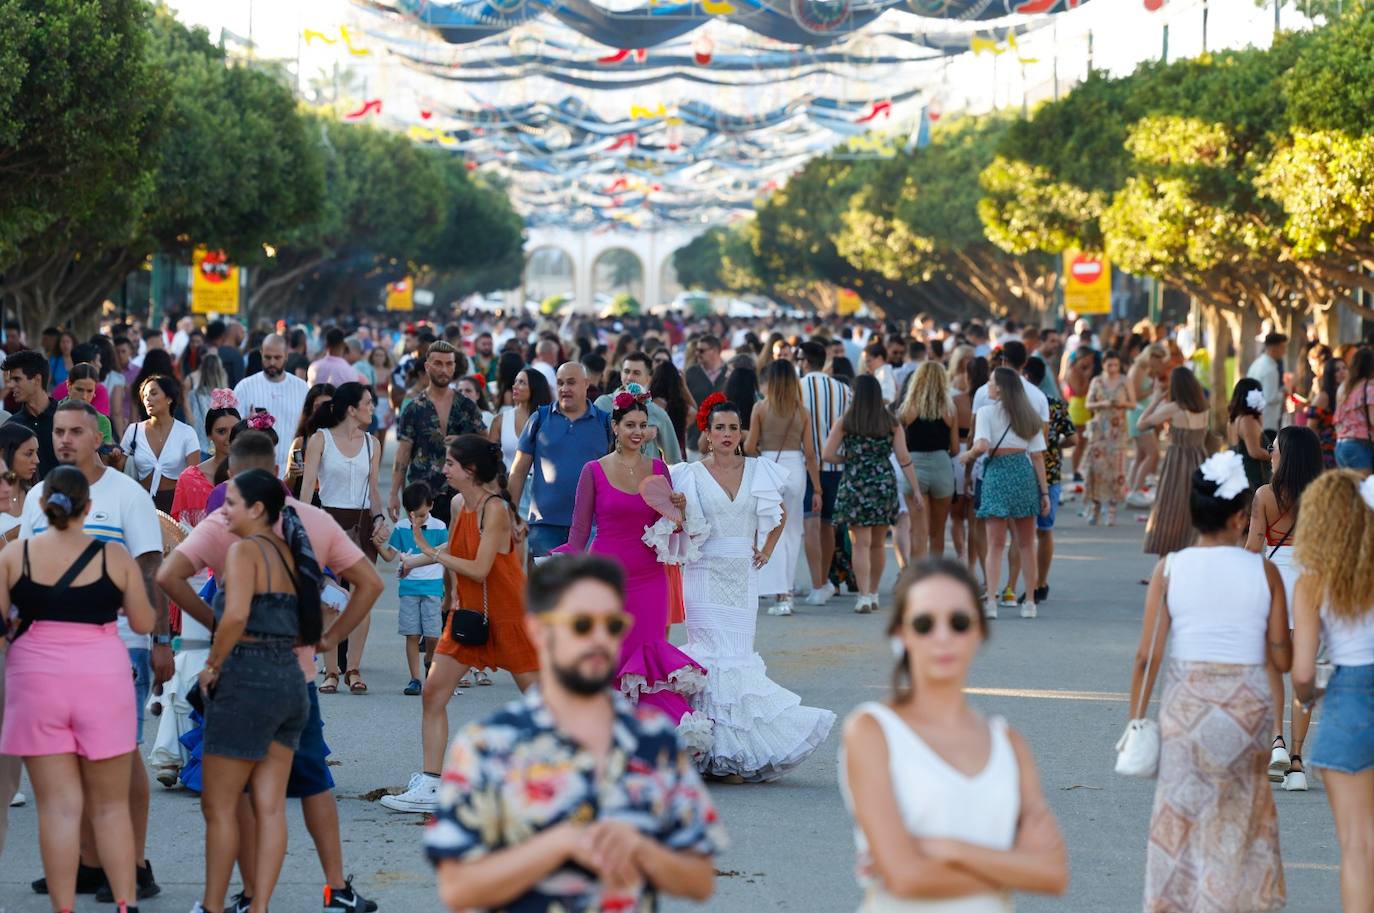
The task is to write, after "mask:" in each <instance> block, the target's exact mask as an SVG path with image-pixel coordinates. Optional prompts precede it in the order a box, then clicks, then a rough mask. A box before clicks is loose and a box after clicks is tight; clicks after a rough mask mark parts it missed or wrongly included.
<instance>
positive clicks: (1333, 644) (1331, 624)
mask: <svg viewBox="0 0 1374 913" xmlns="http://www.w3.org/2000/svg"><path fill="white" fill-rule="evenodd" d="M1322 643H1324V644H1326V658H1327V659H1329V660H1330V661H1331V664H1332V665H1333V666H1374V609H1366V610H1365V613H1364V614H1363V615H1361V616H1360V617H1359V618H1356V619H1353V620H1351V619H1346V618H1339V617H1337V616H1335V615H1332V614H1331V613H1330V612H1328V611H1327V610H1326V609H1322Z"/></svg>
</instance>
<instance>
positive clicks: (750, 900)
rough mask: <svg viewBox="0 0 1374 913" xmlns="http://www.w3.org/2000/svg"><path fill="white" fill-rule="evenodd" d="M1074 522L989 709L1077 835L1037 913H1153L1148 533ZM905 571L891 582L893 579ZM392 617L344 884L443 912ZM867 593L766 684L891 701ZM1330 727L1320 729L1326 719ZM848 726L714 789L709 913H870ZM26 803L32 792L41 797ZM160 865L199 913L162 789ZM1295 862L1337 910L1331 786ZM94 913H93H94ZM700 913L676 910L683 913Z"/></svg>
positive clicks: (331, 734)
mask: <svg viewBox="0 0 1374 913" xmlns="http://www.w3.org/2000/svg"><path fill="white" fill-rule="evenodd" d="M1076 506H1077V505H1070V506H1066V508H1065V510H1064V511H1062V512H1061V514H1060V517H1061V524H1062V526H1061V538H1060V539H1059V543H1058V557H1057V562H1056V571H1055V574H1054V577H1053V580H1052V592H1051V596H1050V600H1049V601H1048V602H1047V603H1044V604H1043V606H1042V608H1041V613H1040V618H1039V619H1038V620H1036V621H1034V622H1027V621H1021V620H1020V619H1019V618H1015V617H1013V618H1007V617H1005V615H1007V614H1011V615H1013V616H1014V615H1015V612H1014V611H1012V612H1010V613H1007V612H1005V610H1004V618H1003V619H1001V620H999V621H996V622H994V623H993V637H992V640H991V642H990V643H989V644H988V645H987V647H986V648H985V649H984V651H983V654H982V656H981V658H980V659H979V661H978V663H977V664H976V666H975V668H974V675H973V691H974V692H975V694H976V695H977V698H976V699H977V703H978V706H979V707H981V708H982V709H983V710H985V711H986V712H988V713H996V714H1002V715H1004V716H1006V717H1007V718H1008V719H1009V720H1010V721H1011V723H1012V724H1013V725H1014V726H1015V727H1016V728H1018V729H1019V730H1020V731H1021V732H1022V733H1023V734H1024V735H1025V736H1026V737H1027V738H1028V740H1029V741H1030V744H1031V746H1032V747H1033V749H1034V751H1035V756H1036V759H1037V761H1038V763H1039V765H1040V771H1041V775H1042V778H1043V780H1044V784H1045V789H1046V792H1047V793H1048V796H1049V801H1050V804H1051V805H1052V806H1053V808H1054V810H1055V812H1056V813H1057V814H1058V816H1059V820H1060V822H1061V824H1062V826H1063V828H1064V830H1065V832H1066V834H1067V837H1068V843H1069V859H1070V864H1071V868H1072V872H1073V882H1072V886H1071V888H1070V890H1069V893H1068V895H1067V896H1066V897H1065V898H1063V899H1062V900H1045V899H1039V898H1023V899H1021V900H1020V905H1019V908H1020V909H1021V910H1025V911H1040V910H1051V909H1053V910H1065V911H1075V913H1103V911H1128V910H1136V909H1139V898H1140V894H1141V886H1142V877H1143V866H1144V857H1145V836H1146V828H1147V825H1148V819H1149V810H1150V803H1151V798H1152V793H1153V784H1152V783H1148V782H1144V781H1136V780H1127V779H1123V778H1121V777H1117V776H1115V775H1114V774H1113V773H1112V770H1111V767H1112V762H1113V753H1112V745H1113V743H1114V742H1115V740H1116V738H1117V736H1118V735H1119V733H1120V730H1121V727H1122V725H1123V723H1124V720H1125V718H1126V696H1125V694H1124V693H1123V692H1124V691H1125V689H1126V687H1127V684H1128V682H1127V669H1128V662H1129V657H1130V654H1131V651H1132V650H1133V648H1134V644H1135V641H1136V637H1137V636H1138V633H1139V617H1140V613H1141V601H1142V598H1143V595H1144V587H1142V586H1140V585H1139V584H1138V583H1137V580H1138V579H1139V578H1141V577H1142V576H1145V575H1146V574H1147V573H1148V571H1149V568H1150V562H1149V560H1148V559H1147V557H1146V556H1143V555H1141V554H1140V539H1141V535H1142V531H1143V529H1144V526H1143V524H1140V523H1138V522H1136V519H1135V518H1136V514H1135V513H1134V512H1126V513H1123V515H1122V523H1121V525H1119V526H1117V527H1115V528H1112V529H1105V528H1102V527H1097V528H1090V527H1088V526H1087V525H1086V524H1085V522H1084V521H1083V520H1081V519H1080V518H1079V517H1078V516H1077V515H1076V512H1075V510H1074V508H1075V507H1076ZM890 576H891V570H889V577H890ZM387 579H388V581H389V585H388V595H387V596H385V597H383V599H382V601H381V602H380V603H379V605H378V607H377V609H376V612H375V621H374V624H373V629H372V635H371V639H370V641H369V648H368V654H367V659H366V661H365V666H364V669H365V672H366V677H367V680H368V682H369V684H370V686H371V693H370V694H368V695H366V696H361V697H359V696H353V695H349V694H343V693H341V694H338V695H335V696H332V697H330V696H325V697H323V698H322V701H323V707H324V715H325V720H326V734H327V737H328V740H329V743H330V745H331V746H332V748H333V750H334V761H335V763H337V766H336V767H335V768H334V775H335V777H336V778H337V780H338V783H339V789H338V795H339V800H340V809H341V814H342V817H343V822H344V851H345V856H346V861H347V869H348V871H349V872H352V873H354V874H355V875H356V877H357V885H358V887H359V888H360V889H361V890H362V891H363V892H364V893H365V894H367V895H368V896H370V897H375V898H376V899H377V900H378V901H380V902H381V904H382V909H383V910H384V911H407V913H409V911H419V910H437V909H438V904H437V901H436V900H435V896H434V890H433V884H432V879H431V876H430V873H429V869H428V865H427V864H426V862H425V861H424V859H423V857H422V856H421V853H420V849H419V842H420V837H421V833H422V831H421V827H420V826H419V819H418V818H417V817H415V816H409V815H399V814H393V813H390V812H388V811H386V810H385V809H383V808H382V807H381V806H380V805H378V804H377V803H376V802H375V801H374V797H375V795H376V793H377V791H378V790H379V789H380V788H383V787H397V786H401V785H403V784H404V783H405V781H406V779H407V778H408V776H409V774H410V773H411V771H412V770H414V769H415V768H416V766H417V764H418V755H419V711H420V701H419V699H418V698H412V697H404V696H402V694H401V688H402V687H403V686H404V684H405V680H406V675H405V674H404V660H403V653H402V642H401V640H400V638H399V637H398V636H397V635H396V633H395V625H396V607H395V597H394V595H392V594H394V576H391V575H388V576H387ZM852 604H853V599H852V597H846V598H842V599H839V600H836V601H834V602H832V604H831V605H830V606H827V607H826V608H824V609H814V608H807V607H800V608H799V611H798V613H797V615H796V616H794V617H792V618H772V617H768V616H766V615H762V616H761V617H760V619H759V647H760V650H761V652H762V653H763V656H764V658H765V660H766V661H767V663H768V668H769V673H770V674H771V675H772V676H773V677H774V678H775V679H777V680H778V681H780V682H781V683H783V684H784V685H786V686H787V687H789V688H791V689H793V690H795V691H797V692H798V693H800V694H801V695H802V697H803V699H804V701H805V702H806V703H808V704H813V705H820V706H824V707H829V708H831V709H833V710H835V711H836V712H837V713H839V714H840V716H841V717H843V716H844V715H845V714H846V713H847V712H848V711H849V709H850V708H852V707H853V706H854V705H856V704H858V703H860V702H862V701H865V700H870V699H879V698H882V697H883V695H884V694H885V693H886V689H887V681H888V676H889V672H890V669H891V664H892V658H891V654H890V652H889V650H888V647H887V644H886V642H885V638H884V636H883V629H884V627H885V625H886V623H887V615H886V608H884V612H883V613H882V614H876V615H868V616H859V615H854V614H852V612H851V606H852ZM514 693H515V692H514V687H513V685H512V684H511V682H510V679H509V678H508V677H505V676H502V677H501V678H498V679H497V680H496V683H495V686H494V687H491V688H481V689H473V690H471V691H467V692H464V693H463V695H462V696H461V697H458V698H455V699H454V701H453V703H452V705H451V716H452V719H453V721H454V723H455V724H458V723H461V722H463V721H466V720H470V719H472V718H474V717H477V716H480V715H482V714H485V713H487V712H488V711H490V710H492V709H494V708H495V707H496V706H498V704H500V703H501V702H503V701H506V700H508V699H510V698H511V697H512V696H513V695H514ZM1319 719H1320V718H1319ZM838 738H839V727H838V726H837V727H836V731H835V732H834V733H833V734H832V736H831V738H830V740H829V742H828V743H827V744H826V745H825V746H824V748H822V750H821V751H820V752H819V753H818V754H817V755H816V756H815V757H814V758H813V759H812V760H811V762H810V763H808V764H807V765H806V766H805V767H803V768H802V769H801V770H799V771H797V772H795V773H794V774H792V775H791V776H789V777H787V778H785V779H783V780H782V781H781V782H778V783H774V784H769V785H762V786H716V787H713V789H712V793H713V795H714V796H715V798H716V800H717V802H718V803H719V806H720V809H721V812H722V815H723V817H724V819H725V822H726V825H727V827H728V829H729V834H730V838H731V847H730V849H729V850H728V851H727V852H726V853H724V854H723V855H722V856H720V858H719V859H718V868H719V870H720V878H719V880H718V888H717V893H716V896H715V898H714V899H713V900H712V901H711V902H710V904H709V905H708V908H709V909H710V910H712V911H720V913H751V911H758V910H795V911H844V910H852V909H854V908H855V907H856V906H857V902H858V898H859V895H858V892H857V890H856V889H855V887H854V882H853V878H852V875H851V867H852V863H853V849H852V845H853V844H852V837H851V834H850V825H849V820H848V817H847V816H846V815H845V812H844V809H843V806H842V804H841V800H840V794H839V791H838V789H837V787H836V771H835V767H836V751H837V748H838ZM25 790H26V791H27V790H28V787H27V784H26V785H25ZM153 790H154V793H153V824H152V829H151V844H150V849H149V857H150V858H151V860H152V863H153V865H154V867H155V870H156V872H157V876H158V880H159V881H160V882H161V884H162V885H163V888H164V892H163V895H162V896H161V897H160V898H158V899H157V900H153V901H150V902H147V903H145V905H144V907H143V909H144V910H145V911H153V913H157V911H176V913H182V911H185V910H188V909H190V907H191V905H192V903H193V902H194V901H195V900H196V899H197V898H198V897H199V891H200V885H201V879H202V860H201V856H202V827H201V818H200V808H199V805H198V803H197V801H196V799H195V797H194V796H192V795H191V794H189V793H185V792H167V791H165V790H163V789H162V788H161V787H159V786H157V785H156V784H154V786H153ZM1276 798H1277V802H1278V807H1279V818H1280V821H1281V827H1282V842H1283V850H1284V857H1285V860H1286V861H1287V877H1288V891H1289V899H1290V900H1289V905H1288V909H1290V910H1295V911H1302V913H1315V911H1332V910H1336V909H1338V908H1339V901H1338V891H1337V872H1336V864H1337V862H1338V852H1337V848H1336V844H1335V837H1334V831H1333V827H1332V823H1331V814H1330V811H1329V809H1328V807H1327V804H1326V797H1325V795H1324V793H1323V792H1322V790H1321V787H1320V784H1319V783H1314V788H1313V789H1312V791H1311V792H1308V793H1305V794H1304V793H1291V794H1290V793H1284V792H1282V791H1276ZM292 815H293V818H292V822H291V845H290V853H289V855H288V857H287V860H286V866H285V869H284V871H283V873H282V879H281V884H280V886H279V888H278V891H277V895H276V901H275V903H274V906H273V909H274V910H276V911H282V913H296V911H302V913H311V911H317V910H318V909H319V902H320V901H319V897H320V884H321V878H320V872H319V867H318V865H317V864H316V862H315V858H314V854H313V850H312V847H311V844H310V841H309V838H308V836H307V834H306V832H305V829H304V827H303V825H302V824H301V821H300V818H299V815H297V814H296V813H295V811H294V810H293V811H292ZM40 874H41V867H40V863H39V857H38V843H37V827H36V819H35V814H34V809H33V806H32V804H30V805H29V807H27V808H23V809H15V810H13V811H12V812H11V830H10V839H9V844H8V846H7V848H6V851H5V855H4V857H3V864H0V907H2V908H4V910H5V911H7V913H40V911H42V913H46V911H47V910H48V909H49V908H48V904H47V900H46V898H40V897H38V896H36V895H34V894H32V893H31V892H30V890H29V887H28V882H29V881H30V879H32V878H36V877H38V876H39V875H40ZM93 908H94V907H93V905H91V904H89V903H87V904H86V905H85V906H82V907H81V908H80V909H81V910H83V911H85V910H90V909H93ZM690 908H691V906H690V905H687V904H676V903H670V904H668V905H667V909H669V910H672V911H683V910H687V909H690Z"/></svg>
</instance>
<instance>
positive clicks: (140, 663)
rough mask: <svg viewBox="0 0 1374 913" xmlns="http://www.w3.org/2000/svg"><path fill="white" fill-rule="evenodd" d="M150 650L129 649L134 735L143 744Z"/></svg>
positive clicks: (149, 676) (149, 672) (149, 677)
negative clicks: (132, 681)
mask: <svg viewBox="0 0 1374 913" xmlns="http://www.w3.org/2000/svg"><path fill="white" fill-rule="evenodd" d="M152 652H153V651H152V650H149V649H147V648H143V649H133V648H130V649H129V663H130V664H131V665H132V666H133V667H134V714H135V717H134V733H135V734H136V737H137V739H138V744H140V745H142V744H143V708H144V707H147V706H148V692H149V691H151V690H152V687H153V659H152Z"/></svg>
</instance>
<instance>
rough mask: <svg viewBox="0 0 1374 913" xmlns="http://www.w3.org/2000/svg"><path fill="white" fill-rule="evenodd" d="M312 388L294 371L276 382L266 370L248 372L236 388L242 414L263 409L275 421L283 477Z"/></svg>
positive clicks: (245, 416) (283, 375)
mask: <svg viewBox="0 0 1374 913" xmlns="http://www.w3.org/2000/svg"><path fill="white" fill-rule="evenodd" d="M309 390H310V385H309V384H307V383H306V382H305V381H303V380H301V379H300V378H299V377H297V376H296V375H294V374H282V375H281V376H280V379H279V380H277V381H276V382H273V381H270V380H268V379H267V374H266V373H265V372H263V371H259V372H258V373H257V374H250V375H248V376H247V377H245V378H244V379H243V380H241V381H239V382H238V386H236V387H234V397H235V398H236V399H237V400H238V401H239V415H241V416H243V417H244V418H249V417H250V416H252V414H253V413H254V412H255V411H257V410H260V409H261V410H264V411H266V412H268V413H270V414H271V415H272V418H274V419H275V420H276V422H275V424H274V425H273V426H272V430H273V431H275V432H276V434H277V474H278V475H280V476H282V477H283V478H284V477H285V476H286V470H287V469H288V468H289V466H290V464H291V441H292V439H294V438H295V436H296V424H297V423H298V422H299V421H300V420H301V410H303V409H304V408H305V394H306V393H307V392H308V391H309Z"/></svg>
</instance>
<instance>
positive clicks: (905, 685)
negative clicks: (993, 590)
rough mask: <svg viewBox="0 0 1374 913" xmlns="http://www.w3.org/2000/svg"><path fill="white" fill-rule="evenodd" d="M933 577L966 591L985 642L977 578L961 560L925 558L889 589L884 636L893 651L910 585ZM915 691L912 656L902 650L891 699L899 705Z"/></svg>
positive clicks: (897, 639) (904, 622)
mask: <svg viewBox="0 0 1374 913" xmlns="http://www.w3.org/2000/svg"><path fill="white" fill-rule="evenodd" d="M932 577H948V578H949V579H950V580H953V581H954V582H955V583H958V584H961V585H962V586H963V587H964V588H965V589H967V590H968V595H969V600H970V602H972V604H973V608H974V612H975V613H976V615H977V618H978V632H979V634H981V635H982V638H983V640H984V641H986V640H987V639H988V634H989V631H988V619H987V616H986V615H984V614H983V598H982V596H980V595H979V593H978V590H979V586H978V581H977V579H976V578H974V576H973V573H972V572H971V571H969V569H968V567H967V566H965V565H964V563H963V562H961V561H954V560H952V559H950V558H926V559H925V560H922V561H918V562H916V563H915V564H911V565H908V566H907V569H906V570H905V571H903V572H902V574H901V576H900V577H898V578H897V585H896V586H895V587H894V588H893V590H892V618H891V620H889V621H888V623H887V636H888V637H889V638H892V643H893V645H894V652H896V651H895V647H896V645H897V644H900V643H901V641H900V640H899V638H900V637H901V634H902V629H903V628H904V627H905V626H906V623H907V622H906V608H907V602H908V601H909V600H910V599H911V590H912V588H913V587H915V586H916V584H918V583H920V582H921V581H923V580H929V579H930V578H932ZM915 693H916V692H915V689H914V686H913V685H912V683H911V658H910V657H909V656H908V655H907V651H906V650H905V649H903V650H902V652H901V654H900V655H899V656H898V657H897V664H896V665H895V666H894V667H893V669H892V700H893V702H894V703H898V704H902V703H905V702H906V701H909V700H911V698H912V697H913V696H914V695H915Z"/></svg>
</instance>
